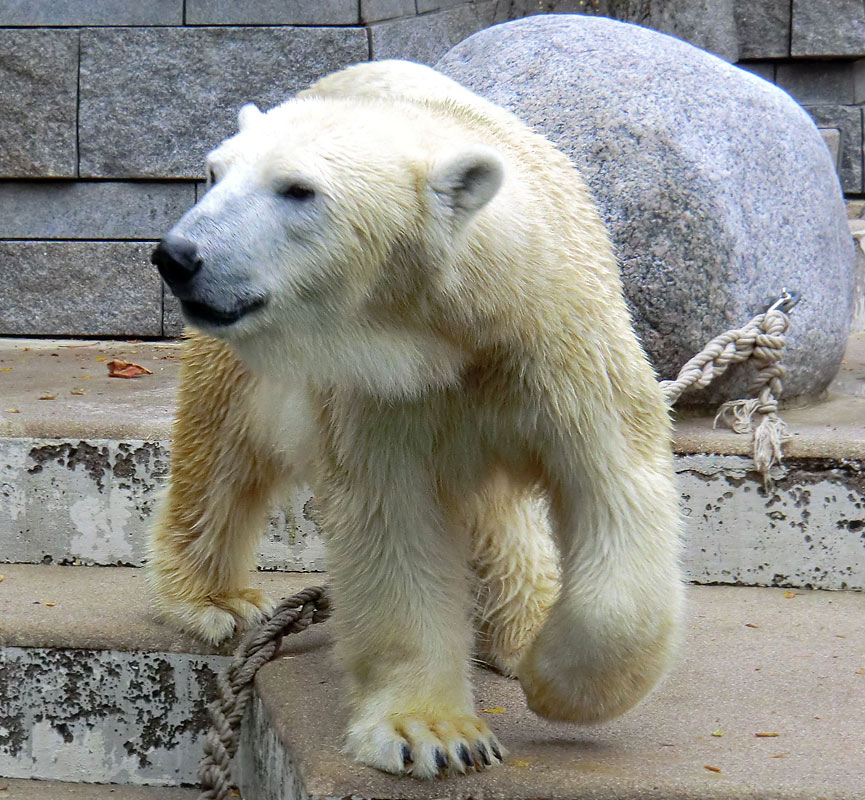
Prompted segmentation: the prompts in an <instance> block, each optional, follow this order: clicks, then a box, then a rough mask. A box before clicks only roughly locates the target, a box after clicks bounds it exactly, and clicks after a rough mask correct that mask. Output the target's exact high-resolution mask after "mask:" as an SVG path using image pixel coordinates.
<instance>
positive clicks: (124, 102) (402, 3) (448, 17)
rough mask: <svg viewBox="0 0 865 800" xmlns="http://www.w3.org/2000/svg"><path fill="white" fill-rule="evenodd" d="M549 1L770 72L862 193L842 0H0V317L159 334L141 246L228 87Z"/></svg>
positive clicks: (168, 325)
mask: <svg viewBox="0 0 865 800" xmlns="http://www.w3.org/2000/svg"><path fill="white" fill-rule="evenodd" d="M563 12H564V13H574V12H577V13H587V14H606V15H609V16H613V17H616V18H618V19H624V20H628V21H632V22H637V23H640V24H644V25H648V26H649V27H654V28H656V29H658V30H662V31H664V32H667V33H671V34H673V35H677V36H680V37H681V38H685V39H687V40H689V41H691V42H692V43H694V44H697V45H698V46H701V47H705V48H706V49H709V50H712V51H714V52H716V53H717V54H718V55H720V56H721V57H723V58H726V59H727V60H729V61H733V62H738V63H739V64H740V65H741V66H742V67H744V68H745V69H748V70H750V71H752V72H755V73H757V74H759V75H761V76H762V77H764V78H765V79H767V80H769V81H772V82H774V83H777V84H778V85H779V86H781V87H782V88H784V89H786V90H787V91H789V92H790V93H791V94H792V95H793V96H794V97H795V98H796V99H798V100H799V101H800V102H801V103H802V104H803V105H804V106H805V107H806V108H807V109H808V111H809V112H810V113H811V114H812V116H813V117H814V119H815V121H816V122H817V125H818V127H820V128H821V129H822V130H823V132H824V137H825V139H826V142H827V145H828V146H829V147H830V148H831V149H832V151H833V153H834V154H835V157H836V164H837V167H838V172H839V176H840V179H841V182H842V185H843V188H844V190H845V192H846V193H847V194H848V195H849V196H851V197H860V196H865V192H863V164H862V146H863V133H862V131H863V117H862V114H863V103H865V4H863V3H862V2H861V1H860V0H314V1H313V0H230V1H229V0H146V2H141V0H64V2H62V3H58V2H53V0H30V2H20V1H19V0H0V104H2V107H3V109H4V113H3V115H2V118H0V287H2V289H0V335H17V336H21V335H36V336H94V337H161V336H172V335H176V334H177V333H178V332H179V330H180V319H179V315H178V314H177V310H176V308H175V307H174V306H173V305H172V303H171V301H170V299H169V298H168V297H166V296H165V293H164V292H163V289H162V285H161V283H160V281H159V280H158V279H157V276H156V273H155V270H154V269H153V268H152V267H151V265H150V264H149V260H148V257H149V252H150V249H151V247H152V245H153V243H154V242H155V240H156V239H158V237H159V236H161V235H162V233H164V231H165V230H166V229H167V228H168V227H169V226H170V224H171V223H172V221H173V220H175V219H177V217H178V216H179V215H180V214H181V213H182V212H183V210H184V209H186V208H187V207H188V206H190V205H192V204H193V203H194V202H195V200H196V197H197V195H198V193H199V192H200V191H201V184H200V180H201V177H202V172H203V168H202V163H203V157H204V154H205V153H206V152H207V151H208V150H209V149H210V148H211V147H213V146H214V145H215V144H217V143H218V142H219V141H220V140H221V139H222V138H223V137H224V136H226V135H229V134H231V133H232V132H233V131H234V130H235V114H236V112H237V109H238V108H239V107H240V106H241V105H242V104H243V103H245V102H249V101H254V102H256V103H258V104H259V105H261V106H263V107H269V106H272V105H274V104H276V103H278V102H280V101H281V100H283V99H284V98H286V97H288V96H290V95H291V94H293V93H294V92H295V91H296V90H298V89H299V88H301V87H303V86H305V85H308V84H309V83H310V82H311V81H313V80H315V79H316V78H317V77H319V76H320V75H323V74H326V73H328V72H331V71H333V70H335V69H339V68H340V67H343V66H346V65H348V64H351V63H355V62H358V61H365V60H368V59H379V58H408V59H411V60H415V61H420V62H424V63H434V62H435V61H436V60H437V59H438V58H439V57H440V56H441V55H442V54H443V53H445V52H446V51H447V50H449V49H450V47H451V46H453V45H454V44H456V43H457V42H459V41H461V40H462V39H464V38H466V37H467V36H469V35H471V34H472V33H474V32H475V31H477V30H480V29H481V28H484V27H488V26H489V25H492V24H495V23H497V22H503V21H506V20H509V19H515V18H517V17H522V16H526V15H528V14H534V13H563ZM756 122H757V124H759V121H756Z"/></svg>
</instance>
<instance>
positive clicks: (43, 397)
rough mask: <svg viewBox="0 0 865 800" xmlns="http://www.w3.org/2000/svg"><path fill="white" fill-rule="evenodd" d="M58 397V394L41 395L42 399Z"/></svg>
mask: <svg viewBox="0 0 865 800" xmlns="http://www.w3.org/2000/svg"><path fill="white" fill-rule="evenodd" d="M56 397H57V395H56V394H42V395H39V399H40V400H54V399H55V398H56Z"/></svg>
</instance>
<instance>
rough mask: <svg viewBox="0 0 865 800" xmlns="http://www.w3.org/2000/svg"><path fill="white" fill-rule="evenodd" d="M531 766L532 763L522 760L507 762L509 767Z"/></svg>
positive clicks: (516, 759)
mask: <svg viewBox="0 0 865 800" xmlns="http://www.w3.org/2000/svg"><path fill="white" fill-rule="evenodd" d="M531 764H532V762H531V761H523V760H522V759H521V758H515V759H513V760H512V761H508V762H507V765H508V766H509V767H529V766H531Z"/></svg>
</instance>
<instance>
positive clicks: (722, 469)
mask: <svg viewBox="0 0 865 800" xmlns="http://www.w3.org/2000/svg"><path fill="white" fill-rule="evenodd" d="M112 358H119V359H123V360H127V361H136V362H138V363H140V364H142V365H143V366H145V367H147V368H149V369H150V370H151V371H152V372H153V374H152V375H145V376H142V377H140V378H135V379H131V380H123V379H118V378H108V377H107V369H106V366H105V364H106V361H108V360H110V359H112ZM178 366H179V350H178V346H177V345H176V344H174V343H166V342H162V343H152V342H151V343H125V342H95V341H90V342H84V341H69V340H64V341H50V340H16V339H6V340H0V370H8V371H0V398H2V399H0V560H3V561H6V562H11V563H49V564H50V563H54V564H128V565H140V564H141V563H142V559H143V557H144V552H145V541H146V528H147V525H148V521H149V518H150V515H151V513H152V511H153V506H154V502H155V498H156V493H157V491H158V490H159V488H160V487H161V486H163V485H164V481H165V477H166V475H167V470H168V456H169V449H170V435H171V434H170V424H171V415H172V413H173V407H174V395H175V390H176V383H177V377H178ZM863 387H865V334H856V335H855V336H853V337H851V339H850V344H849V348H848V354H847V359H846V362H845V365H844V366H843V368H842V372H841V374H840V375H839V378H838V380H836V382H835V383H834V384H833V387H832V392H831V393H830V394H829V396H828V397H827V398H826V400H825V401H824V402H822V403H820V404H818V405H815V406H812V407H809V408H797V409H788V410H786V411H784V418H785V420H786V421H787V422H788V423H789V425H790V427H791V429H792V432H793V439H792V441H790V442H789V443H788V445H787V447H786V459H785V467H784V469H783V471H782V473H781V476H780V477H779V479H778V480H777V482H776V485H775V489H774V491H772V492H771V493H768V494H767V493H766V492H765V491H764V490H763V488H762V485H761V482H760V479H759V477H758V476H757V475H756V474H755V473H754V472H753V471H752V462H751V459H750V456H749V452H750V443H749V440H748V437H745V436H739V435H736V434H734V433H732V432H730V431H727V430H713V429H712V423H711V418H708V417H707V418H686V419H682V420H680V421H679V422H678V423H677V426H676V438H675V448H676V469H677V472H678V475H679V481H680V487H681V492H682V510H683V513H684V515H685V518H686V531H685V554H684V565H685V570H686V574H687V576H688V577H689V579H691V580H693V581H697V582H701V583H725V584H746V585H756V586H772V585H776V586H790V587H805V588H808V587H814V588H822V589H845V588H854V589H865V508H863V500H862V496H863V487H865V476H863V463H865V396H863ZM40 397H48V398H53V399H46V400H40V399H39V398H40ZM259 563H260V565H261V567H262V568H264V569H272V570H299V571H314V570H321V569H323V568H324V551H323V546H322V541H321V535H320V532H319V530H318V528H317V526H316V522H315V513H314V505H313V503H312V498H311V495H310V493H309V492H308V491H298V492H295V493H293V494H292V495H291V497H289V498H288V499H287V501H286V504H285V507H284V508H283V509H281V510H279V511H277V512H276V513H275V514H274V516H273V518H272V520H271V523H270V526H269V529H268V532H267V535H266V536H265V537H264V538H263V540H262V545H261V550H260V554H259Z"/></svg>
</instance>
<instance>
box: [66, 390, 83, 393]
mask: <svg viewBox="0 0 865 800" xmlns="http://www.w3.org/2000/svg"><path fill="white" fill-rule="evenodd" d="M69 394H84V392H83V391H82V390H81V389H70V390H69Z"/></svg>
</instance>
